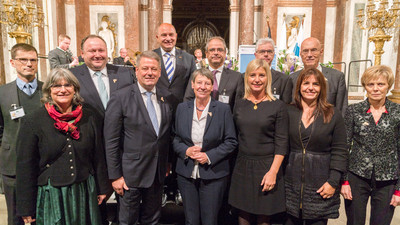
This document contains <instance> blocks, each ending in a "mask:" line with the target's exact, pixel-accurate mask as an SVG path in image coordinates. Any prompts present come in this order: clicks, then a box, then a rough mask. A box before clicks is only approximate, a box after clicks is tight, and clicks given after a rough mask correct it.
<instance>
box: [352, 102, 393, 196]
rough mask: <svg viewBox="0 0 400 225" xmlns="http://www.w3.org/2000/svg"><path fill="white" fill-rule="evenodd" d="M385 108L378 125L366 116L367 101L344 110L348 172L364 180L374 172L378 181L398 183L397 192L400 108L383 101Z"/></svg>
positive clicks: (368, 106)
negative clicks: (348, 152) (347, 146)
mask: <svg viewBox="0 0 400 225" xmlns="http://www.w3.org/2000/svg"><path fill="white" fill-rule="evenodd" d="M385 107H386V111H387V113H382V116H381V118H380V119H379V121H378V122H377V123H375V121H374V117H373V116H372V113H370V112H368V111H369V109H370V104H369V101H368V99H366V100H365V101H363V102H360V103H357V104H353V105H351V106H349V108H348V109H347V111H346V115H345V118H344V119H345V124H346V130H347V144H348V145H349V150H350V157H349V166H348V171H350V172H352V173H354V174H356V175H358V176H361V177H364V178H367V179H371V176H372V173H373V172H374V173H375V179H376V180H377V181H387V180H398V181H397V184H396V190H400V179H398V178H399V163H400V160H399V155H400V132H399V126H400V105H398V104H396V103H393V102H391V101H389V100H388V99H386V101H385ZM345 179H346V178H345Z"/></svg>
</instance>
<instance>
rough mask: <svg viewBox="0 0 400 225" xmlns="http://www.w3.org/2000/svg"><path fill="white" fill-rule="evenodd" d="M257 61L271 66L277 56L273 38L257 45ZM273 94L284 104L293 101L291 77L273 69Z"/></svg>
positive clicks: (261, 41)
mask: <svg viewBox="0 0 400 225" xmlns="http://www.w3.org/2000/svg"><path fill="white" fill-rule="evenodd" d="M254 55H255V56H256V59H263V60H265V61H266V62H267V63H268V64H269V66H271V63H272V60H273V59H274V56H275V43H274V40H272V39H271V38H262V39H259V40H258V41H257V43H256V52H255V53H254ZM271 75H272V85H271V89H272V90H271V91H272V94H273V95H274V96H275V97H276V98H277V99H280V100H282V101H283V102H285V103H287V104H289V103H290V102H291V100H292V96H291V94H292V82H291V81H290V79H289V76H288V75H286V74H284V73H281V72H278V71H276V70H274V69H272V68H271Z"/></svg>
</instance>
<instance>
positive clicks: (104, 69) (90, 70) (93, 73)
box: [88, 66, 108, 77]
mask: <svg viewBox="0 0 400 225" xmlns="http://www.w3.org/2000/svg"><path fill="white" fill-rule="evenodd" d="M88 69H89V73H90V75H91V76H92V77H95V76H96V74H95V73H96V72H97V71H94V70H92V69H90V68H89V67H88ZM100 72H101V73H102V74H103V75H105V76H106V77H108V75H107V66H105V67H104V68H103V69H102V70H100Z"/></svg>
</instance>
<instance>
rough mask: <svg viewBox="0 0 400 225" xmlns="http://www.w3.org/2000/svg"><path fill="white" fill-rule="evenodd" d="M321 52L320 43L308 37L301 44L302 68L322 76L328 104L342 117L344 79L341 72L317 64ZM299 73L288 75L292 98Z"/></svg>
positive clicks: (345, 96)
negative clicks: (317, 71) (319, 72)
mask: <svg viewBox="0 0 400 225" xmlns="http://www.w3.org/2000/svg"><path fill="white" fill-rule="evenodd" d="M323 52H324V50H323V49H322V47H321V43H320V42H319V40H318V39H316V38H314V37H309V38H307V39H305V40H304V41H303V42H302V43H301V50H300V56H301V60H302V61H303V64H304V68H309V67H314V68H317V69H318V70H320V71H321V72H322V73H323V74H324V76H325V80H326V81H327V82H328V96H327V98H328V102H329V103H331V104H332V105H334V106H335V107H336V108H337V109H339V110H340V111H341V112H342V115H344V113H345V112H346V109H347V105H348V99H347V91H346V81H345V77H344V74H343V73H342V72H340V71H338V70H335V69H331V68H327V67H323V66H321V65H320V64H319V60H320V57H321V55H322V54H323ZM301 71H302V70H300V71H297V72H295V73H293V74H291V75H290V79H291V80H292V83H293V92H292V97H293V94H294V92H295V89H296V82H297V77H298V76H299V74H300V73H301Z"/></svg>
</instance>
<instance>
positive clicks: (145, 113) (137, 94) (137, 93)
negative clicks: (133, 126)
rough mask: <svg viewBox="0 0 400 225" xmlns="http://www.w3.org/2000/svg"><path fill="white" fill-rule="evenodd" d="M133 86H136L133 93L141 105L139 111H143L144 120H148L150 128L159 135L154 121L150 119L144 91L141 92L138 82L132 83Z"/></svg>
mask: <svg viewBox="0 0 400 225" xmlns="http://www.w3.org/2000/svg"><path fill="white" fill-rule="evenodd" d="M132 86H134V88H133V95H134V97H135V100H136V103H137V106H139V111H140V112H141V113H142V116H143V118H144V120H145V121H146V123H147V124H148V125H149V126H150V127H151V128H150V129H151V130H152V131H153V133H154V135H156V136H157V134H156V131H155V130H154V128H153V123H152V122H151V119H150V116H149V113H148V111H147V108H146V105H145V104H144V101H143V97H142V93H140V89H139V86H138V84H137V83H135V85H132ZM160 108H161V107H160ZM161 115H162V114H161ZM161 118H162V116H161ZM161 121H162V120H161ZM160 124H161V123H160ZM158 133H160V130H159V132H158Z"/></svg>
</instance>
